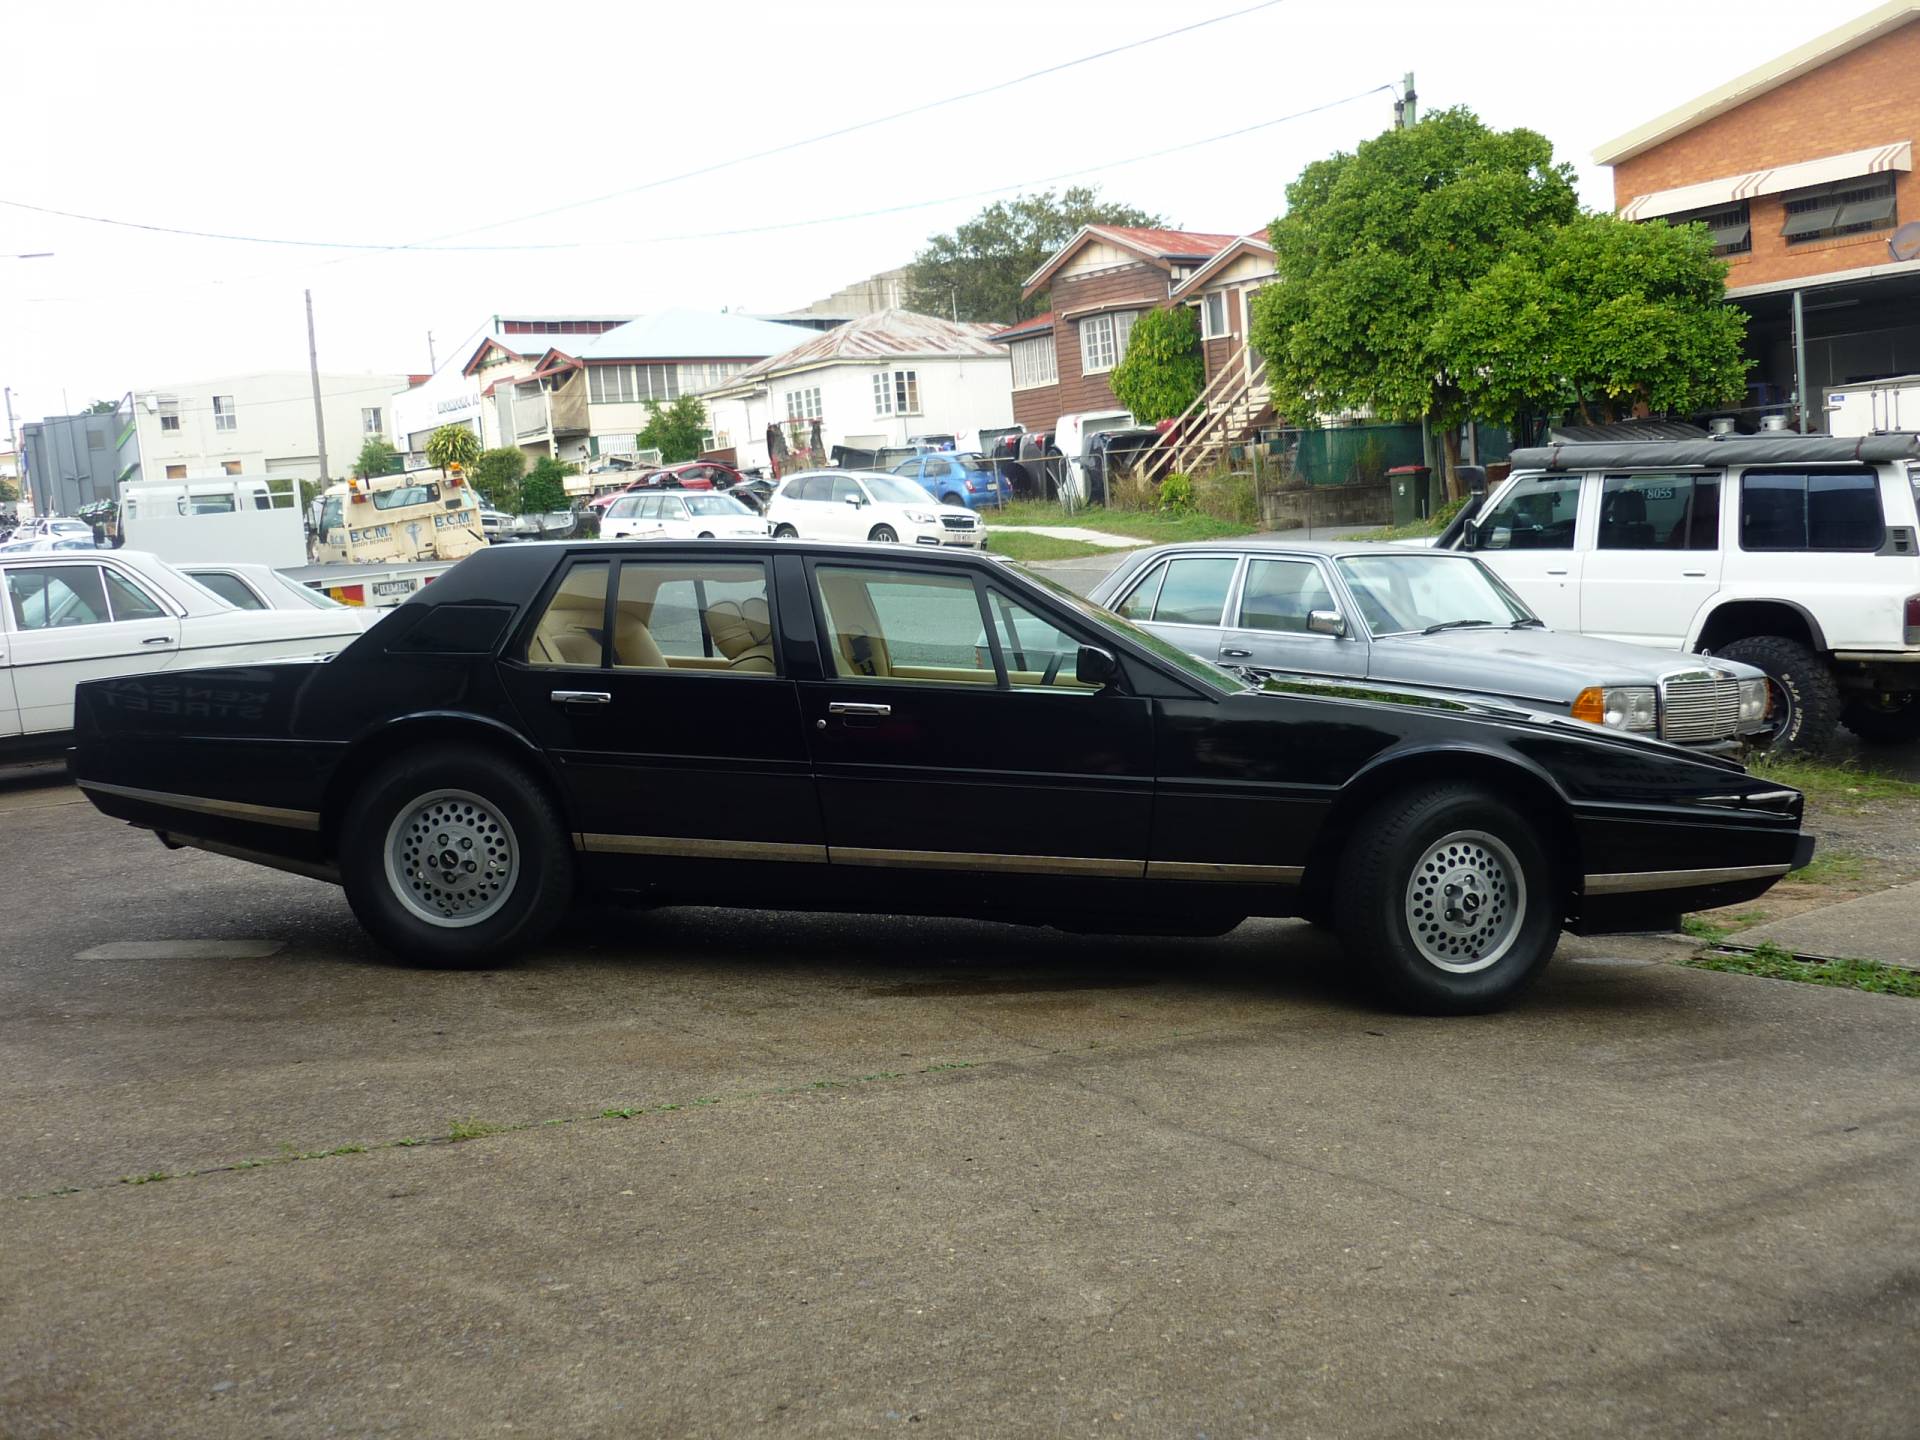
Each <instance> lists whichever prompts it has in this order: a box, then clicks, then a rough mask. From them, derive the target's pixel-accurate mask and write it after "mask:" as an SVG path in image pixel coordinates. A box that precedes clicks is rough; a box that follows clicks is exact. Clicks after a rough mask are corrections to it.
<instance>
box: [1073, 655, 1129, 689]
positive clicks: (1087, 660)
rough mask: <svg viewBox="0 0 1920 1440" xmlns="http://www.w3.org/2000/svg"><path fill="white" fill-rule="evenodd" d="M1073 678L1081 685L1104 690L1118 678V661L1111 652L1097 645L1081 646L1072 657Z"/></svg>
mask: <svg viewBox="0 0 1920 1440" xmlns="http://www.w3.org/2000/svg"><path fill="white" fill-rule="evenodd" d="M1073 678H1074V679H1075V680H1078V681H1079V682H1080V683H1081V684H1082V685H1094V686H1098V687H1099V688H1100V689H1102V690H1104V689H1106V688H1107V686H1109V685H1111V684H1113V683H1114V682H1115V681H1117V680H1118V679H1119V678H1120V661H1119V660H1118V658H1116V657H1115V655H1114V653H1113V652H1112V651H1111V650H1102V649H1101V648H1100V647H1099V646H1098V645H1082V646H1081V647H1080V650H1079V653H1078V654H1076V655H1075V656H1074V657H1073Z"/></svg>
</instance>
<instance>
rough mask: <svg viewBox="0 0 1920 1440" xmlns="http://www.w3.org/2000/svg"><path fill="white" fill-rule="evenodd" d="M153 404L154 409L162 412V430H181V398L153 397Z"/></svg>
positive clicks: (172, 396)
mask: <svg viewBox="0 0 1920 1440" xmlns="http://www.w3.org/2000/svg"><path fill="white" fill-rule="evenodd" d="M153 404H154V408H155V409H156V410H158V411H159V412H160V428H161V429H162V430H178V429H179V428H180V397H179V396H177V395H156V396H154V397H153Z"/></svg>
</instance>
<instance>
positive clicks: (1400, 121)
mask: <svg viewBox="0 0 1920 1440" xmlns="http://www.w3.org/2000/svg"><path fill="white" fill-rule="evenodd" d="M1400 87H1401V93H1400V94H1399V95H1396V96H1395V97H1394V100H1393V123H1394V125H1395V126H1396V127H1397V128H1399V129H1401V130H1411V129H1412V128H1413V122H1414V120H1415V118H1416V116H1415V113H1414V106H1415V102H1416V101H1418V100H1419V98H1420V97H1419V96H1418V95H1416V94H1415V93H1414V90H1413V72H1412V71H1411V70H1409V71H1407V73H1406V74H1405V75H1404V76H1402V77H1401V81H1400Z"/></svg>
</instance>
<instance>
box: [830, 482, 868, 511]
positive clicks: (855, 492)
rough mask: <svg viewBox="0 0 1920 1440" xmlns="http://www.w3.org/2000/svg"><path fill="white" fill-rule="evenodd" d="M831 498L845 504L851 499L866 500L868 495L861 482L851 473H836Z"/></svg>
mask: <svg viewBox="0 0 1920 1440" xmlns="http://www.w3.org/2000/svg"><path fill="white" fill-rule="evenodd" d="M830 498H831V499H832V500H833V501H834V502H835V503H836V504H844V503H846V502H847V501H849V500H865V499H866V498H867V495H866V492H865V491H864V490H862V489H861V488H860V482H859V481H857V480H855V479H854V478H853V477H852V476H851V475H835V476H834V477H833V493H832V495H831V497H830Z"/></svg>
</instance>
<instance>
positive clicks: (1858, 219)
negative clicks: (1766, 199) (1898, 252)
mask: <svg viewBox="0 0 1920 1440" xmlns="http://www.w3.org/2000/svg"><path fill="white" fill-rule="evenodd" d="M1783 204H1784V207H1785V209H1786V212H1787V221H1786V224H1784V225H1782V226H1781V227H1780V234H1781V235H1782V236H1783V237H1785V239H1786V242H1787V244H1789V245H1803V244H1805V243H1806V242H1807V241H1809V240H1827V239H1831V238H1832V237H1833V236H1836V235H1860V234H1864V233H1866V232H1868V231H1871V230H1891V229H1893V228H1894V225H1895V224H1896V223H1897V217H1896V215H1895V213H1894V204H1893V176H1892V175H1877V176H1862V177H1861V178H1860V179H1858V180H1842V181H1841V182H1840V183H1839V184H1837V185H1821V186H1819V187H1817V188H1815V189H1811V190H1796V191H1794V192H1793V193H1792V194H1790V195H1787V196H1785V197H1783Z"/></svg>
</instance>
